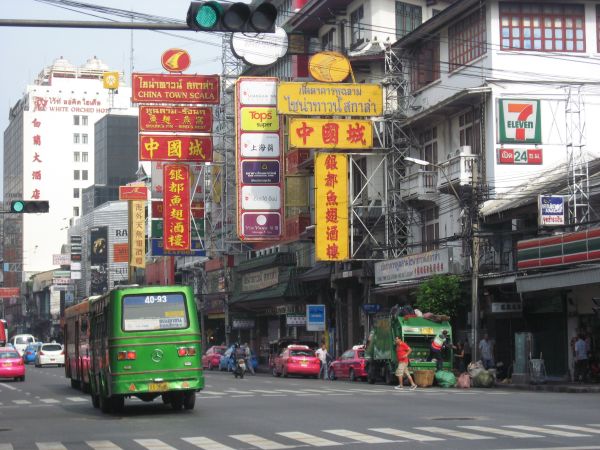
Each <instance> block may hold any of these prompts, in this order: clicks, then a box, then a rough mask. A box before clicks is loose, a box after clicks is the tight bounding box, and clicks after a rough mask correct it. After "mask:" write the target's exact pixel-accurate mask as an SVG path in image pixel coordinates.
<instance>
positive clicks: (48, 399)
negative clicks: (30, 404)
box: [40, 398, 60, 403]
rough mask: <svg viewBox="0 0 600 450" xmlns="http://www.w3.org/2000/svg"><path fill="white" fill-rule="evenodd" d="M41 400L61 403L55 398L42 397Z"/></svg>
mask: <svg viewBox="0 0 600 450" xmlns="http://www.w3.org/2000/svg"><path fill="white" fill-rule="evenodd" d="M40 402H42V403H60V402H59V401H58V400H56V399H55V398H40Z"/></svg>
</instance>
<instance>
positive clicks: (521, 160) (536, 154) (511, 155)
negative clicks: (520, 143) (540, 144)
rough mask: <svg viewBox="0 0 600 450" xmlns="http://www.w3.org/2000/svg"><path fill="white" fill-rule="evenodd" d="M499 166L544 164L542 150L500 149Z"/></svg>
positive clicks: (497, 154)
mask: <svg viewBox="0 0 600 450" xmlns="http://www.w3.org/2000/svg"><path fill="white" fill-rule="evenodd" d="M496 159H497V161H498V164H526V165H532V164H542V163H543V159H542V149H541V148H528V149H525V148H499V149H496Z"/></svg>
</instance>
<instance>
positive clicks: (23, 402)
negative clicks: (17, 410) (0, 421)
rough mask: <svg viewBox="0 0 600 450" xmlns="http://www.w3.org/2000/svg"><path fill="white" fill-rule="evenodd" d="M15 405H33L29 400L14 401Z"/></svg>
mask: <svg viewBox="0 0 600 450" xmlns="http://www.w3.org/2000/svg"><path fill="white" fill-rule="evenodd" d="M13 403H14V404H15V405H31V402H30V401H29V400H13Z"/></svg>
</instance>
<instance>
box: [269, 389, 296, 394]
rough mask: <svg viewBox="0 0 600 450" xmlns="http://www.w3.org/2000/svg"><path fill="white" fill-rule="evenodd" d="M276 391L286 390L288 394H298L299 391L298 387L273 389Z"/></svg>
mask: <svg viewBox="0 0 600 450" xmlns="http://www.w3.org/2000/svg"><path fill="white" fill-rule="evenodd" d="M273 391H274V392H285V393H287V394H297V393H298V392H299V391H298V389H296V390H293V389H273Z"/></svg>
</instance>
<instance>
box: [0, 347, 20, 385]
mask: <svg viewBox="0 0 600 450" xmlns="http://www.w3.org/2000/svg"><path fill="white" fill-rule="evenodd" d="M0 378H14V379H15V381H25V364H24V363H23V359H22V358H21V357H20V356H19V353H18V352H17V350H15V349H14V348H12V347H0Z"/></svg>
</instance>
